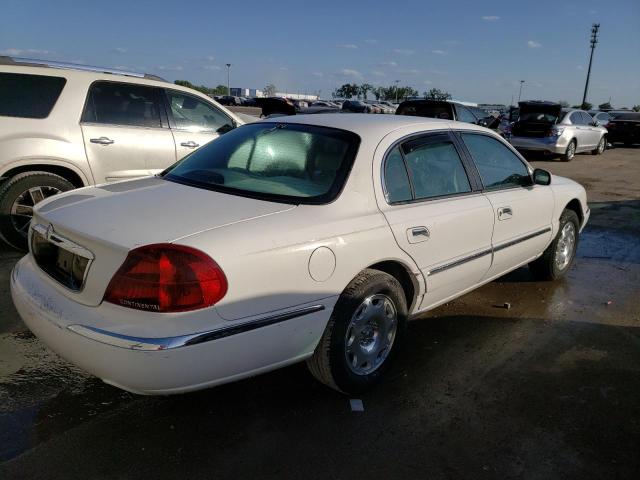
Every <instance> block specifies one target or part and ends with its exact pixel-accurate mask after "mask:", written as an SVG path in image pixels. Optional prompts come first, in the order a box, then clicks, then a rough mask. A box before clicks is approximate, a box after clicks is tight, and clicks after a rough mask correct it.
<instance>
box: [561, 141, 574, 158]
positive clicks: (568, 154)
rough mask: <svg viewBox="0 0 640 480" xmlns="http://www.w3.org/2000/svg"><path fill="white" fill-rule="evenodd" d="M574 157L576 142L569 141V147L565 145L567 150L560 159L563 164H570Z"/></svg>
mask: <svg viewBox="0 0 640 480" xmlns="http://www.w3.org/2000/svg"><path fill="white" fill-rule="evenodd" d="M575 156H576V141H575V140H571V141H570V142H569V145H567V149H566V150H565V151H564V154H562V156H561V157H560V158H561V159H562V161H563V162H570V161H571V160H573V157H575Z"/></svg>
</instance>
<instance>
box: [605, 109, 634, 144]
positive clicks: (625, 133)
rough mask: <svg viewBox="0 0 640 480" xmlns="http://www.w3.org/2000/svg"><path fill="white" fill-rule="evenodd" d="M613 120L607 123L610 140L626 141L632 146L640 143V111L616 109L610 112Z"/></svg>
mask: <svg viewBox="0 0 640 480" xmlns="http://www.w3.org/2000/svg"><path fill="white" fill-rule="evenodd" d="M609 115H610V116H611V120H609V123H607V130H608V131H609V134H608V137H607V138H608V139H609V142H611V143H612V144H613V143H624V145H625V146H627V147H630V146H631V145H633V144H634V143H640V112H632V111H630V110H629V111H627V110H625V111H614V112H609Z"/></svg>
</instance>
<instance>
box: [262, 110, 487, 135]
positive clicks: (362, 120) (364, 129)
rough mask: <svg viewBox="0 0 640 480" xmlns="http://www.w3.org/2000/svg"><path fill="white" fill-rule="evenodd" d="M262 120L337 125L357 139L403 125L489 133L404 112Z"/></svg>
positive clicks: (331, 126)
mask: <svg viewBox="0 0 640 480" xmlns="http://www.w3.org/2000/svg"><path fill="white" fill-rule="evenodd" d="M263 121H266V122H278V123H299V124H304V125H317V126H321V127H330V128H339V129H341V130H347V131H350V132H353V133H356V134H358V135H359V136H360V137H361V138H366V137H370V136H371V135H374V136H377V137H382V136H384V135H386V134H388V133H390V132H392V131H394V130H397V129H399V128H403V127H411V126H415V127H418V128H420V129H423V130H436V129H442V128H454V129H461V130H479V131H483V132H490V131H491V130H489V129H487V128H483V127H480V126H478V125H473V124H470V123H465V122H453V121H450V120H442V119H438V118H427V117H413V116H406V115H371V114H367V113H322V114H315V115H291V116H287V117H278V118H277V119H265V120H263Z"/></svg>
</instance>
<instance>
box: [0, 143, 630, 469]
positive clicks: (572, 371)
mask: <svg viewBox="0 0 640 480" xmlns="http://www.w3.org/2000/svg"><path fill="white" fill-rule="evenodd" d="M632 153H634V154H635V152H632ZM601 158H606V155H605V156H604V157H601ZM634 158H635V157H634ZM579 159H580V157H578V158H577V160H579ZM589 160H590V159H589ZM635 160H638V161H639V163H640V158H635ZM540 163H543V162H540ZM572 163H573V162H572ZM535 166H540V167H542V168H550V169H553V166H554V165H552V164H550V165H549V166H544V165H541V164H539V165H535ZM580 166H581V165H580V163H579V162H578V163H576V166H575V167H574V168H576V169H579V168H580ZM562 168H567V167H566V166H565V165H562ZM589 175H595V174H594V173H593V172H592V171H590V172H589ZM574 177H575V175H574ZM605 193H606V192H600V194H601V198H602V197H604V200H606V201H602V202H597V203H592V204H591V209H592V221H591V223H590V225H589V226H588V228H587V229H586V230H585V231H584V233H583V235H582V236H581V241H580V245H579V250H578V258H577V261H576V264H575V265H574V267H573V268H572V270H571V271H570V273H569V275H568V276H567V278H565V279H564V280H562V281H559V282H536V281H534V280H533V278H532V277H531V275H530V274H529V272H528V270H527V269H526V268H522V269H519V270H517V271H515V272H512V273H511V274H509V275H507V276H505V277H503V278H501V279H499V280H498V281H495V282H492V283H490V284H488V285H486V286H484V287H482V288H480V289H478V290H476V291H474V292H472V293H470V294H468V295H465V296H464V297H462V298H460V299H458V300H456V301H454V302H451V303H449V304H447V305H444V306H442V307H440V308H438V309H436V310H434V311H432V312H430V313H429V314H427V315H424V316H423V317H422V318H420V319H418V320H417V321H415V322H412V323H411V324H410V326H409V333H410V335H409V342H408V344H407V347H408V348H407V349H406V351H405V352H404V354H403V355H402V356H401V357H400V358H399V361H398V363H397V364H396V365H395V366H394V368H393V369H392V370H391V371H390V372H389V373H390V375H389V376H388V377H387V378H386V379H385V380H384V381H383V382H382V383H381V384H380V385H379V386H378V387H377V388H376V389H374V390H373V391H371V392H369V393H367V394H366V395H364V396H363V397H362V400H363V402H364V408H365V411H364V412H359V413H355V412H352V411H351V410H350V406H349V399H348V398H345V397H344V396H342V395H339V394H337V393H336V392H334V391H332V390H329V389H327V388H325V387H323V386H322V385H320V384H318V383H317V382H316V381H314V380H313V379H312V378H311V376H310V375H309V374H308V373H307V372H306V369H305V367H304V365H294V366H292V367H288V368H285V369H282V370H279V371H276V372H273V373H269V374H266V375H262V376H259V377H255V378H252V379H249V380H245V381H241V382H238V383H234V384H230V385H225V386H222V387H218V388H214V389H209V390H205V391H201V392H196V393H191V394H185V395H180V396H173V397H140V396H135V395H131V394H128V393H125V392H122V391H120V390H118V389H116V388H114V387H110V386H108V385H105V384H103V383H102V382H100V381H99V380H97V379H95V378H92V377H90V376H89V375H87V374H85V373H83V372H81V371H79V370H77V369H76V368H74V367H73V366H71V365H69V364H68V363H66V362H65V361H63V360H61V359H60V358H59V357H57V356H56V355H55V354H53V353H51V352H50V351H49V350H48V349H47V348H46V347H45V346H44V345H43V344H42V343H41V342H39V341H38V340H37V339H36V338H35V337H33V336H32V335H31V334H30V333H29V332H28V331H27V330H26V328H25V327H24V325H23V324H22V323H21V322H20V320H19V318H18V317H17V314H16V312H15V310H14V309H13V307H12V305H11V300H10V297H9V293H8V276H9V272H10V268H11V266H12V265H13V263H15V261H16V260H17V259H18V258H19V255H18V254H16V253H14V252H11V251H8V250H7V249H6V248H4V247H0V282H1V283H0V284H1V285H2V286H3V287H2V289H1V290H0V312H1V313H0V478H2V479H11V478H79V479H80V478H82V479H86V478H131V477H139V476H143V475H144V476H148V477H151V478H174V477H177V476H181V477H184V478H227V477H234V478H245V477H249V478H253V477H257V478H362V477H364V476H367V477H372V478H389V477H400V476H403V477H408V476H411V477H415V476H418V475H420V476H421V477H423V478H436V479H437V478H527V479H529V478H533V479H537V478H540V479H549V478H638V477H639V474H640V455H638V452H639V451H640V192H637V193H636V195H637V197H636V198H629V197H630V196H629V195H627V196H626V197H625V198H624V199H622V200H620V199H618V198H617V197H607V196H606V195H605ZM611 200H614V201H611ZM2 248H4V249H2ZM505 303H508V304H510V306H511V308H509V309H507V308H504V304H505Z"/></svg>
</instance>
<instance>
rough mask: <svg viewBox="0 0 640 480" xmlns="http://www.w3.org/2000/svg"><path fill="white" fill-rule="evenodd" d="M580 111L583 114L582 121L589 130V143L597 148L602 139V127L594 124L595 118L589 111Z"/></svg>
mask: <svg viewBox="0 0 640 480" xmlns="http://www.w3.org/2000/svg"><path fill="white" fill-rule="evenodd" d="M580 113H581V114H582V121H583V122H584V124H585V126H586V128H587V129H588V131H589V145H592V146H593V148H594V149H595V148H596V147H597V146H598V142H599V141H600V135H602V133H601V129H600V127H597V126H595V127H594V126H593V123H594V122H595V120H594V119H593V117H592V116H591V115H589V114H588V113H587V112H580Z"/></svg>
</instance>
